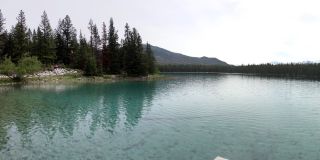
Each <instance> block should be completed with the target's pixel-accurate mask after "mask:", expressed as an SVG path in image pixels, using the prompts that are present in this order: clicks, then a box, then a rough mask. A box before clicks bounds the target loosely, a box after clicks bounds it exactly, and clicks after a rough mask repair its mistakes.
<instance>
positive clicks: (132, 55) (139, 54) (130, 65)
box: [123, 24, 147, 76]
mask: <svg viewBox="0 0 320 160" xmlns="http://www.w3.org/2000/svg"><path fill="white" fill-rule="evenodd" d="M123 51H124V54H125V71H126V73H127V74H128V75H129V76H143V75H146V74H147V65H146V63H145V62H144V61H143V59H144V58H143V47H142V40H141V37H140V35H139V33H138V31H137V30H136V29H135V28H133V30H132V31H131V30H130V27H129V25H128V24H126V27H125V39H124V42H123Z"/></svg>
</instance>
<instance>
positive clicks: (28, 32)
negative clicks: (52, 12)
mask: <svg viewBox="0 0 320 160" xmlns="http://www.w3.org/2000/svg"><path fill="white" fill-rule="evenodd" d="M32 38H33V35H32V31H31V29H30V28H29V29H28V31H27V46H28V48H27V52H28V53H30V54H32V47H33V42H32Z"/></svg>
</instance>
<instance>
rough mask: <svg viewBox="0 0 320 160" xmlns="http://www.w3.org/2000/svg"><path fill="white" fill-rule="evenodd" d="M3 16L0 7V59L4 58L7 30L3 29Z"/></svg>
mask: <svg viewBox="0 0 320 160" xmlns="http://www.w3.org/2000/svg"><path fill="white" fill-rule="evenodd" d="M4 25H5V18H4V17H3V15H2V12H1V9H0V60H2V59H4V57H5V52H4V48H5V44H6V41H7V32H6V31H5V27H4Z"/></svg>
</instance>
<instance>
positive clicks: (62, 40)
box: [55, 15, 78, 65]
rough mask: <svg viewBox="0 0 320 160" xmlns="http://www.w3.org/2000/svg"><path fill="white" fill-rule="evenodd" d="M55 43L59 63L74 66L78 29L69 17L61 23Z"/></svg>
mask: <svg viewBox="0 0 320 160" xmlns="http://www.w3.org/2000/svg"><path fill="white" fill-rule="evenodd" d="M55 42H56V53H57V62H59V63H61V62H62V63H63V64H65V65H72V63H73V60H74V54H75V51H76V49H77V47H78V42H77V33H76V29H75V28H74V27H73V25H72V23H71V19H70V17H69V16H68V15H67V16H66V17H65V18H64V19H63V20H62V21H59V25H58V28H57V29H56V35H55Z"/></svg>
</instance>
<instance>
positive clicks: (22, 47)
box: [10, 10, 28, 63]
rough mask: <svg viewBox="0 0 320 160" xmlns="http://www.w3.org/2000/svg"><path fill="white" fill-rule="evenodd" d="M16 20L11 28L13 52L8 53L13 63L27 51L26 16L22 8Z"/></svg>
mask: <svg viewBox="0 0 320 160" xmlns="http://www.w3.org/2000/svg"><path fill="white" fill-rule="evenodd" d="M17 21H18V22H17V24H16V26H15V27H14V30H13V41H14V48H13V53H12V55H10V56H11V58H12V61H13V62H14V63H17V62H18V61H19V59H20V58H21V57H22V56H24V54H26V53H28V39H27V25H26V17H25V15H24V12H23V11H22V10H21V11H20V13H19V15H18V17H17Z"/></svg>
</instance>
